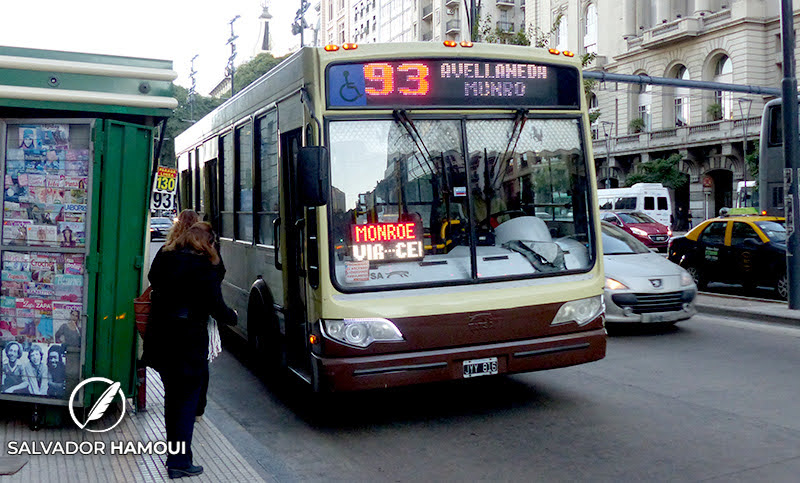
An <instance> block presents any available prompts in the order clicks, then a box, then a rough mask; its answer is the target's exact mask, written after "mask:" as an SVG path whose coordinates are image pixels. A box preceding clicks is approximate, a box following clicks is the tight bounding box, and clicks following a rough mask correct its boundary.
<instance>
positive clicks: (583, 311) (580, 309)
mask: <svg viewBox="0 0 800 483" xmlns="http://www.w3.org/2000/svg"><path fill="white" fill-rule="evenodd" d="M603 311H605V306H604V303H603V297H602V296H601V295H598V296H596V297H589V298H585V299H579V300H572V301H570V302H567V303H565V304H564V305H562V306H561V308H560V309H558V312H557V313H556V316H555V317H554V318H553V321H552V322H550V325H559V324H567V323H569V322H575V323H577V324H578V325H584V324H588V323H589V322H591V321H593V320H594V319H596V318H597V316H598V315H600V314H602V313H603Z"/></svg>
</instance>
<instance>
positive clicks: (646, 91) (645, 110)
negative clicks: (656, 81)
mask: <svg viewBox="0 0 800 483" xmlns="http://www.w3.org/2000/svg"><path fill="white" fill-rule="evenodd" d="M652 93H653V86H651V85H650V84H647V85H644V86H640V87H639V94H638V95H637V96H636V97H637V100H636V106H637V114H638V117H639V118H640V119H641V120H642V121H643V124H644V126H643V128H642V130H643V131H650V128H651V127H652V122H651V119H652V116H651V115H650V105H651V101H652V97H653V95H652Z"/></svg>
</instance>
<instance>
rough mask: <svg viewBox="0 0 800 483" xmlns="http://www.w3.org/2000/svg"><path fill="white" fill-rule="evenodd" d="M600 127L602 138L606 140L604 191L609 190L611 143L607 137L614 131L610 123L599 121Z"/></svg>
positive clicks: (612, 124)
mask: <svg viewBox="0 0 800 483" xmlns="http://www.w3.org/2000/svg"><path fill="white" fill-rule="evenodd" d="M600 126H602V127H603V136H605V138H606V165H607V166H606V173H605V174H606V181H605V185H606V189H608V188H611V178H610V176H611V143H609V137H610V136H611V132H612V130H613V129H614V123H613V122H611V121H600Z"/></svg>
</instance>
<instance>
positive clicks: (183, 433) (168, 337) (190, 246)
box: [144, 222, 237, 478]
mask: <svg viewBox="0 0 800 483" xmlns="http://www.w3.org/2000/svg"><path fill="white" fill-rule="evenodd" d="M219 263H220V259H219V254H218V253H217V250H216V249H215V248H214V233H213V231H212V230H211V225H209V224H208V223H205V222H200V223H195V224H194V225H193V226H192V227H191V228H189V229H188V230H186V231H184V232H183V233H181V234H180V235H179V236H178V237H177V238H176V239H175V240H174V243H172V244H166V245H164V247H163V248H162V249H161V250H160V251H159V252H158V254H157V255H156V257H155V259H154V260H153V264H152V266H151V268H150V273H149V275H148V278H149V279H150V284H151V286H152V288H153V290H152V292H151V295H150V297H151V304H152V305H151V311H150V322H149V324H148V327H147V333H146V335H145V353H144V360H145V362H146V363H147V364H148V365H149V366H150V367H153V368H154V369H156V370H157V371H158V372H159V373H160V374H161V380H162V381H163V382H164V422H165V425H166V429H167V441H168V442H170V443H176V442H185V443H186V454H182V455H180V454H179V455H172V454H170V455H169V456H168V457H167V470H168V473H169V477H170V478H180V477H182V476H195V475H199V474H201V473H202V472H203V467H202V466H196V465H194V464H193V462H192V451H191V444H192V432H193V431H194V423H195V415H196V412H197V405H198V401H199V398H200V393H201V391H202V388H203V383H204V381H205V380H206V378H207V377H208V317H209V315H210V316H212V317H214V318H215V319H216V320H217V321H219V322H221V323H225V324H231V325H233V324H236V321H237V314H236V312H235V311H234V310H232V309H230V308H229V307H228V306H227V305H225V301H224V300H223V299H222V292H221V290H220V284H221V282H222V280H221V279H220V277H219V274H218V272H219V268H218V267H219Z"/></svg>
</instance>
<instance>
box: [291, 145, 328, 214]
mask: <svg viewBox="0 0 800 483" xmlns="http://www.w3.org/2000/svg"><path fill="white" fill-rule="evenodd" d="M329 159H330V158H329V157H328V150H327V148H324V147H322V146H305V147H302V148H300V151H299V153H298V155H297V187H298V189H299V191H300V202H301V203H303V206H322V205H325V204H327V203H328V173H329V172H330V166H329V164H330V162H329Z"/></svg>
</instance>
